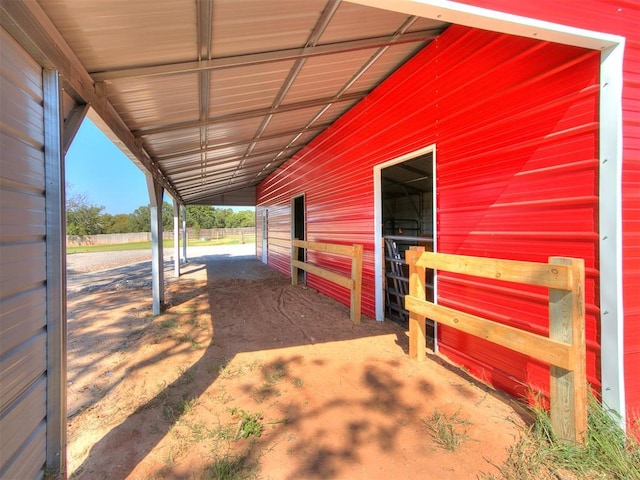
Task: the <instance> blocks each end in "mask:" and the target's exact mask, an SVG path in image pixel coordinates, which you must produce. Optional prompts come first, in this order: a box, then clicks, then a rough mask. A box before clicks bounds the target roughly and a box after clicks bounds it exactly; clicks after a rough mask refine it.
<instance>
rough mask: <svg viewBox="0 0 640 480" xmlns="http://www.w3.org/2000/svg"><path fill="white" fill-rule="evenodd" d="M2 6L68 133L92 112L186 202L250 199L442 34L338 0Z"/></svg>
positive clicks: (125, 0) (45, 0) (427, 24)
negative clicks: (54, 74) (43, 73)
mask: <svg viewBox="0 0 640 480" xmlns="http://www.w3.org/2000/svg"><path fill="white" fill-rule="evenodd" d="M2 10H3V11H2V17H3V20H2V22H3V25H4V26H5V28H7V29H9V30H10V31H11V32H12V33H13V34H14V36H15V35H18V36H22V37H23V38H27V39H28V40H29V44H30V45H31V46H32V48H31V50H32V52H31V53H32V54H33V55H35V56H36V58H38V59H39V60H40V61H41V62H42V63H43V64H44V65H45V66H50V67H52V68H56V69H58V70H59V71H60V73H61V76H62V78H63V86H64V88H65V93H66V94H67V95H66V97H65V98H66V101H65V108H64V109H63V110H64V112H65V118H66V127H65V128H66V129H68V130H74V129H75V128H77V125H74V121H73V119H74V118H82V115H77V112H83V113H84V112H85V111H87V110H89V107H91V109H92V110H93V111H94V113H97V115H93V116H92V118H93V119H94V120H95V121H96V122H97V123H98V125H99V126H100V127H101V128H102V129H103V130H104V131H105V132H106V133H107V134H108V135H110V136H111V137H112V139H114V140H116V143H117V144H118V145H119V146H120V147H121V148H122V149H123V151H125V153H126V154H127V155H128V156H129V157H130V158H131V159H132V160H134V161H135V162H136V163H137V164H138V165H139V166H141V167H142V168H143V169H145V170H147V171H150V172H151V173H152V175H153V176H154V178H155V179H156V180H157V181H159V182H161V183H162V184H163V185H164V187H165V188H166V189H167V191H168V192H169V194H170V195H172V196H173V197H174V198H175V197H177V200H178V202H179V203H182V204H185V205H191V204H200V205H203V204H204V205H207V204H208V205H254V204H255V186H256V185H257V184H258V183H260V182H261V181H262V180H263V179H264V178H266V177H267V176H268V175H269V174H270V173H271V172H273V171H274V170H275V169H276V168H278V167H279V166H280V165H282V164H283V163H284V162H286V161H287V160H288V159H290V158H291V157H292V156H293V155H295V154H296V153H297V152H299V151H300V150H301V149H302V148H304V147H305V146H306V145H307V144H308V143H309V142H310V141H311V140H312V139H313V138H314V137H315V136H317V135H318V134H319V133H321V132H322V131H323V130H325V129H326V128H328V127H329V126H331V124H333V123H334V122H335V121H336V120H337V119H338V118H340V116H341V115H343V114H344V113H345V112H346V111H347V110H349V109H350V108H351V107H352V106H354V105H355V104H356V103H357V102H358V101H360V100H361V99H362V98H364V97H365V96H366V95H367V94H368V93H369V92H371V91H372V90H373V89H374V88H375V87H376V86H377V85H378V84H380V83H381V82H382V81H383V80H384V79H385V78H387V77H388V76H389V75H390V74H391V73H392V72H393V71H395V70H396V69H397V68H398V67H399V66H400V65H402V64H403V63H404V62H406V61H407V60H408V59H409V58H410V57H411V56H413V55H414V54H415V53H416V52H417V51H418V50H420V49H421V48H423V47H424V46H425V45H426V44H427V43H428V42H430V41H431V40H433V39H434V38H435V37H436V36H437V35H439V34H440V33H441V32H442V31H443V30H444V29H445V28H446V26H447V24H445V23H443V22H440V21H435V20H430V19H425V18H419V17H415V16H407V15H404V14H400V13H395V12H390V11H385V10H382V9H377V8H371V7H366V6H361V5H357V4H353V3H348V2H341V1H340V0H305V1H299V0H268V1H267V0H154V1H153V2H150V1H149V0H109V1H103V2H87V1H86V0H38V1H37V2H36V1H26V0H25V1H24V2H4V3H3V4H2ZM74 131H75V130H74ZM65 137H67V138H69V137H72V133H69V132H68V131H67V132H65ZM67 146H68V145H67Z"/></svg>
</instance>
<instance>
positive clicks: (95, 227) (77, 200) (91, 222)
mask: <svg viewBox="0 0 640 480" xmlns="http://www.w3.org/2000/svg"><path fill="white" fill-rule="evenodd" d="M66 210H67V234H68V235H97V234H99V233H104V225H103V224H102V221H101V220H102V219H101V214H102V211H103V210H104V207H102V206H99V205H96V204H94V203H92V202H91V200H89V197H88V196H87V195H86V194H84V193H76V192H73V191H71V189H70V187H69V186H68V185H67V201H66Z"/></svg>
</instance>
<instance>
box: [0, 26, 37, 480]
mask: <svg viewBox="0 0 640 480" xmlns="http://www.w3.org/2000/svg"><path fill="white" fill-rule="evenodd" d="M0 46H1V48H0V82H1V85H0V88H1V91H2V95H1V96H0V99H1V105H0V162H1V168H0V384H1V385H2V388H1V389H0V438H1V444H2V448H1V449H0V478H21V479H22V478H24V479H30V478H39V477H42V475H43V467H44V464H45V458H46V427H47V424H46V398H47V397H46V380H47V377H46V375H47V368H46V365H47V361H46V351H47V350H46V317H45V312H46V285H45V280H46V269H45V265H46V261H45V251H46V244H45V197H44V190H45V170H44V169H45V165H44V112H43V84H42V68H41V67H40V65H39V64H38V63H36V62H35V61H34V60H33V59H32V58H31V57H30V56H29V55H28V54H27V53H26V52H25V51H24V50H23V49H22V48H21V47H20V46H19V45H18V44H17V43H16V42H15V41H14V40H13V39H12V38H11V37H10V36H9V34H8V33H7V32H6V31H5V30H4V29H0Z"/></svg>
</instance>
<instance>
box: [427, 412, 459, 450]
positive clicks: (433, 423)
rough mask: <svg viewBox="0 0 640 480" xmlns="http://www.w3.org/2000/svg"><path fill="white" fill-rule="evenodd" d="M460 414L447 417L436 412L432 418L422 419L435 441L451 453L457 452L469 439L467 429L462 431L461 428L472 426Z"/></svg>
mask: <svg viewBox="0 0 640 480" xmlns="http://www.w3.org/2000/svg"><path fill="white" fill-rule="evenodd" d="M459 413H460V411H457V412H456V413H454V414H453V415H446V414H444V413H440V412H438V411H435V412H433V414H431V416H429V417H427V418H423V419H422V423H423V424H424V425H425V426H426V427H427V429H428V430H429V431H430V432H431V434H432V435H433V439H434V441H435V442H436V443H437V444H438V445H440V446H441V447H442V448H445V449H447V450H449V451H451V452H455V451H456V450H457V449H458V447H459V446H460V444H461V443H462V441H463V440H465V439H466V438H467V432H466V428H463V429H461V428H460V426H461V425H463V426H466V425H470V422H469V421H468V420H465V419H462V418H460V417H459Z"/></svg>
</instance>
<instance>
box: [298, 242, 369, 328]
mask: <svg viewBox="0 0 640 480" xmlns="http://www.w3.org/2000/svg"><path fill="white" fill-rule="evenodd" d="M291 247H292V248H291V284H292V285H297V284H298V269H300V270H304V271H307V272H309V273H312V274H314V275H318V276H319V277H321V278H324V279H325V280H329V281H330V282H333V283H335V284H336V285H341V286H343V287H345V288H348V289H349V290H350V291H351V321H352V322H353V323H355V324H359V323H360V310H361V301H362V250H363V247H362V245H359V244H354V245H338V244H333V243H319V242H304V241H302V240H296V239H294V240H293V241H292V243H291ZM300 248H306V249H307V250H315V251H318V252H325V253H332V254H335V255H344V256H348V257H351V276H350V277H347V276H345V275H341V274H339V273H336V272H332V271H331V270H327V269H326V268H322V267H319V266H317V265H313V264H311V263H306V262H301V261H300V260H298V252H299V249H300Z"/></svg>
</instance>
